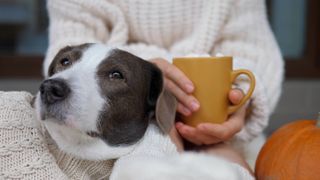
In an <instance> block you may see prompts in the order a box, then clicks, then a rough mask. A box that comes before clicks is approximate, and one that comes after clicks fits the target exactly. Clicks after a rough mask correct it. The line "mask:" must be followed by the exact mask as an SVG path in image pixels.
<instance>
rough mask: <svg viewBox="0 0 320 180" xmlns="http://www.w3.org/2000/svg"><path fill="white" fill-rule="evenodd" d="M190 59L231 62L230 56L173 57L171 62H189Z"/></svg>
mask: <svg viewBox="0 0 320 180" xmlns="http://www.w3.org/2000/svg"><path fill="white" fill-rule="evenodd" d="M190 59H201V60H215V61H217V60H219V61H220V60H233V57H232V56H210V57H205V56H202V57H174V58H173V59H172V60H173V61H184V60H189V61H190Z"/></svg>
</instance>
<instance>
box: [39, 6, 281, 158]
mask: <svg viewBox="0 0 320 180" xmlns="http://www.w3.org/2000/svg"><path fill="white" fill-rule="evenodd" d="M47 5H48V12H49V18H50V27H49V48H48V51H47V55H46V58H45V62H44V74H45V76H47V75H48V74H47V70H48V67H49V65H50V62H51V61H52V59H53V56H54V55H55V54H56V53H57V51H58V50H59V49H61V48H63V47H65V46H67V45H78V44H82V43H104V44H109V45H112V46H121V47H124V48H125V49H126V50H128V51H129V52H132V53H133V54H135V55H137V56H140V57H142V58H144V59H146V60H150V61H151V62H153V63H154V64H156V65H157V66H158V67H159V68H160V69H161V70H162V72H163V74H164V77H165V81H164V82H165V87H166V88H167V89H168V90H169V91H171V92H172V93H173V94H174V95H175V97H176V98H177V100H178V107H177V112H178V113H181V114H183V115H186V116H188V115H190V114H192V113H193V112H196V111H197V110H199V108H200V107H201V104H199V102H198V101H197V99H196V98H195V97H194V96H193V95H192V92H193V91H194V89H195V87H194V85H193V84H192V82H191V81H190V80H189V79H188V77H186V76H185V75H184V74H183V73H182V72H181V71H180V70H179V69H178V68H177V67H175V66H174V65H172V64H171V60H172V59H171V57H175V56H185V55H188V54H210V55H212V56H214V55H215V54H217V53H222V54H224V55H231V56H233V57H234V69H238V68H244V69H249V70H250V71H252V72H253V73H254V74H255V77H256V82H257V83H256V89H255V91H254V94H253V95H252V97H251V99H250V102H249V103H248V104H247V105H246V106H244V107H243V108H241V109H240V110H238V111H237V112H236V113H234V114H232V115H231V116H230V117H228V119H227V120H226V121H225V123H223V124H208V123H203V124H200V125H198V126H197V127H195V128H193V127H190V126H187V125H185V124H183V123H181V122H177V123H176V125H175V127H176V130H177V132H178V133H179V134H180V135H181V136H182V137H183V139H185V140H187V141H188V142H191V143H192V144H195V145H196V146H197V147H199V148H201V149H205V150H206V151H207V152H211V151H215V150H214V149H215V148H218V147H219V146H221V144H219V143H221V142H230V144H232V145H235V146H236V147H240V148H239V149H243V148H244V147H246V145H247V143H248V142H250V141H251V140H252V139H253V138H255V137H256V136H258V135H259V134H260V133H261V132H262V130H263V129H264V128H265V127H266V126H267V124H268V119H269V116H270V114H271V113H272V111H273V110H274V108H275V106H276V103H277V101H278V99H279V96H280V92H281V84H282V80H283V61H282V57H281V53H280V51H279V48H278V46H277V43H276V41H275V38H274V36H273V34H272V31H271V29H270V27H269V24H268V21H267V15H266V7H265V2H264V1H262V0H259V1H256V0H241V1H236V0H228V1H225V0H216V1H206V0H200V1H199V0H191V1H180V0H172V1H171V0H154V1H142V0H91V1H86V0H77V1H75V0H49V1H48V4H47ZM247 85H248V81H247V80H246V79H240V80H239V81H238V82H237V87H238V88H237V89H232V90H231V91H230V93H229V99H230V101H231V102H232V103H234V104H237V103H239V101H240V100H241V98H242V97H243V91H245V89H246V87H247ZM239 89H240V90H239ZM173 133H174V132H173ZM217 144H219V145H217ZM220 152H221V151H220ZM222 152H223V153H221V154H224V153H226V152H228V150H223V151H222ZM225 156H226V157H231V156H233V155H232V153H230V154H229V153H226V155H225ZM230 159H231V160H234V161H237V160H235V159H237V158H234V156H233V157H231V158H230ZM238 160H239V159H238ZM238 163H240V162H239V161H238ZM240 164H241V163H240Z"/></svg>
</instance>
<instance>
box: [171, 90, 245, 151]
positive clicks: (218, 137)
mask: <svg viewBox="0 0 320 180" xmlns="http://www.w3.org/2000/svg"><path fill="white" fill-rule="evenodd" d="M243 97H244V94H243V92H242V91H241V90H239V89H233V90H231V91H230V92H229V99H230V101H231V103H232V104H235V105H236V104H239V103H240V101H241V99H242V98H243ZM245 115H246V106H242V107H241V108H240V109H239V110H238V111H236V112H235V113H234V114H232V115H231V116H229V118H228V119H227V120H226V121H225V122H224V123H222V124H212V123H201V124H199V125H198V126H197V127H195V128H194V127H191V126H188V125H186V124H183V123H182V122H177V123H176V128H177V130H178V132H179V133H180V135H181V136H182V137H183V138H184V139H186V140H188V141H190V142H192V143H193V144H196V145H210V144H216V143H219V142H223V141H226V140H229V139H230V138H232V137H233V136H234V135H235V134H236V133H238V132H239V131H240V130H241V129H242V128H243V126H244V122H245Z"/></svg>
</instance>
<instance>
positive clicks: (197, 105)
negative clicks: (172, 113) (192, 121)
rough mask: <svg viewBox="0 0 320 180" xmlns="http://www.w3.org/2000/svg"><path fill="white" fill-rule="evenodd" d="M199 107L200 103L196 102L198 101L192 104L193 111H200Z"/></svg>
mask: <svg viewBox="0 0 320 180" xmlns="http://www.w3.org/2000/svg"><path fill="white" fill-rule="evenodd" d="M199 107H200V105H199V103H198V102H196V101H192V103H191V109H192V110H193V111H196V110H198V109H199Z"/></svg>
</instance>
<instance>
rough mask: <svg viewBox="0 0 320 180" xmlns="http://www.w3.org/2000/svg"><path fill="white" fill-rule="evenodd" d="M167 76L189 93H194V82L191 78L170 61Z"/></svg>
mask: <svg viewBox="0 0 320 180" xmlns="http://www.w3.org/2000/svg"><path fill="white" fill-rule="evenodd" d="M164 74H165V76H166V77H168V78H169V79H171V80H173V81H174V82H175V83H176V84H177V85H178V86H179V87H180V88H181V89H183V90H184V91H185V92H187V93H192V92H193V90H194V86H193V83H192V82H191V81H190V80H189V78H188V77H187V76H186V75H185V74H184V73H183V72H182V71H181V70H180V69H178V68H177V67H176V66H174V65H171V64H169V63H168V65H167V66H166V69H165V72H164Z"/></svg>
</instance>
